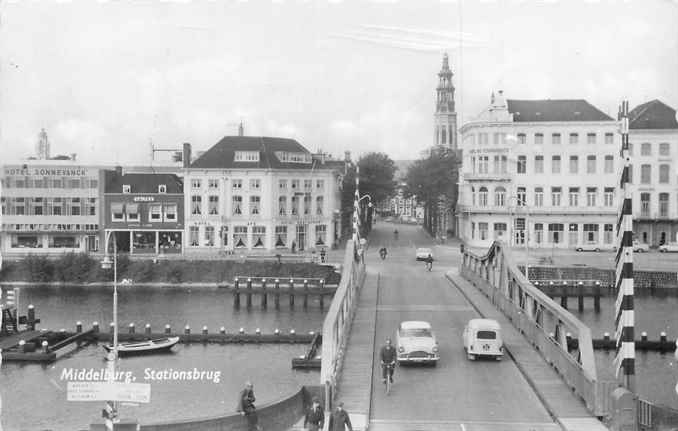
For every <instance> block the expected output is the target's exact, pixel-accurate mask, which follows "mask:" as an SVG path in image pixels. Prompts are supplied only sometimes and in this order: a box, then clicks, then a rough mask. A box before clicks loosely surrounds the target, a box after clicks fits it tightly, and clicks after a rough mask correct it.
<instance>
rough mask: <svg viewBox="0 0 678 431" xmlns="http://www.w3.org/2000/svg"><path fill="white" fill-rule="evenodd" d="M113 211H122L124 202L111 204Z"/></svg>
mask: <svg viewBox="0 0 678 431" xmlns="http://www.w3.org/2000/svg"><path fill="white" fill-rule="evenodd" d="M111 211H112V212H114V213H121V212H122V204H111Z"/></svg>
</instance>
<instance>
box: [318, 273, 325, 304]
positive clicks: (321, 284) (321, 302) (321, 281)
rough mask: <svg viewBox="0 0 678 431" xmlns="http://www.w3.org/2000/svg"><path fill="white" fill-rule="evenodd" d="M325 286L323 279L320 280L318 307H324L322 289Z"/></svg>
mask: <svg viewBox="0 0 678 431" xmlns="http://www.w3.org/2000/svg"><path fill="white" fill-rule="evenodd" d="M324 287H325V280H320V295H319V296H320V298H319V299H320V309H321V310H323V309H324V308H325V295H323V292H322V289H323V288H324Z"/></svg>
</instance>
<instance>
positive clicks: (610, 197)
mask: <svg viewBox="0 0 678 431" xmlns="http://www.w3.org/2000/svg"><path fill="white" fill-rule="evenodd" d="M603 192H604V193H605V196H604V199H605V206H606V207H613V206H614V187H605V188H604V189H603Z"/></svg>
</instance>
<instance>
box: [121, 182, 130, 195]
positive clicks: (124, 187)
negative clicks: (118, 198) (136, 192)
mask: <svg viewBox="0 0 678 431" xmlns="http://www.w3.org/2000/svg"><path fill="white" fill-rule="evenodd" d="M122 192H123V193H132V186H130V185H129V184H123V185H122Z"/></svg>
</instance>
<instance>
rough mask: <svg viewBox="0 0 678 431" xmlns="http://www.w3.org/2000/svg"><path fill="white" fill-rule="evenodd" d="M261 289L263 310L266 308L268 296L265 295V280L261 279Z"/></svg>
mask: <svg viewBox="0 0 678 431" xmlns="http://www.w3.org/2000/svg"><path fill="white" fill-rule="evenodd" d="M261 287H262V289H264V293H263V295H262V296H261V308H263V309H264V310H265V309H266V308H267V307H268V295H267V294H266V279H265V278H262V279H261Z"/></svg>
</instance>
